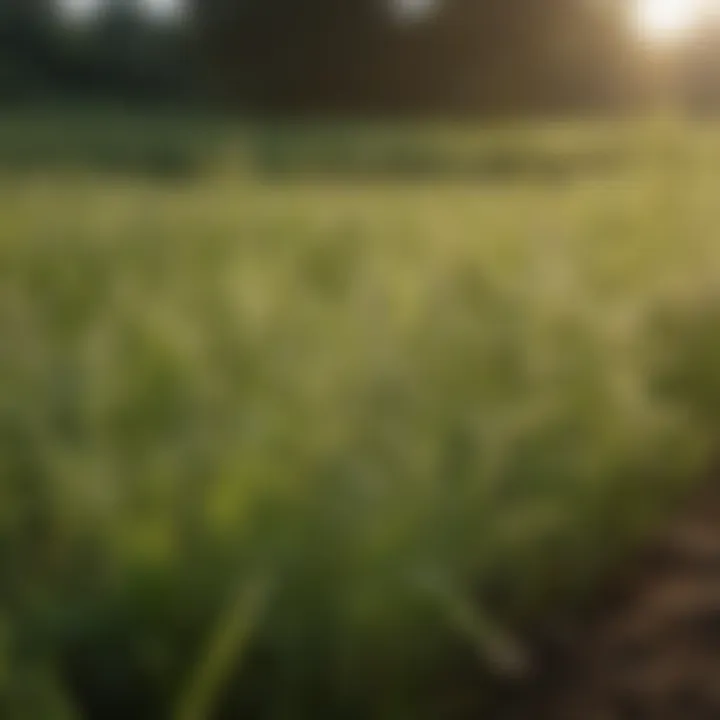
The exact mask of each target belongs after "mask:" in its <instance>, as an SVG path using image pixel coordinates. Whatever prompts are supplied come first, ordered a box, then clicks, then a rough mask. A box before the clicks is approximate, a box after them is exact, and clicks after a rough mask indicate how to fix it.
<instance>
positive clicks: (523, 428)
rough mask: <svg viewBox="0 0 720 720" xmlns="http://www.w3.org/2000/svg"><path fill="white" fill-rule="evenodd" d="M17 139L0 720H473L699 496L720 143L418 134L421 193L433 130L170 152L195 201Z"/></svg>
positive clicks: (712, 390) (7, 307)
mask: <svg viewBox="0 0 720 720" xmlns="http://www.w3.org/2000/svg"><path fill="white" fill-rule="evenodd" d="M13 122H14V121H11V120H6V121H4V123H3V124H0V125H1V126H0V138H1V145H2V147H1V149H0V185H1V186H2V188H1V191H0V478H1V482H0V587H1V588H2V596H1V598H0V715H1V716H2V717H12V718H16V719H17V720H24V719H25V718H27V719H28V720H38V719H39V718H48V719H50V720H54V719H55V718H58V719H65V718H67V719H68V720H69V719H70V718H82V717H90V718H103V719H105V718H114V717H117V718H130V717H132V718H163V717H170V718H177V719H178V720H200V719H201V718H211V717H218V718H220V717H259V718H271V719H272V720H276V719H277V720H279V719H281V718H283V719H285V718H292V719H293V720H294V719H301V718H308V719H309V718H313V719H314V718H319V717H329V718H339V717H342V718H353V717H357V718H368V717H377V718H388V719H390V718H392V719H393V720H395V719H399V718H404V717H407V718H410V717H412V718H420V717H423V714H425V715H426V716H427V717H429V718H451V717H453V716H458V717H463V714H464V713H465V712H466V711H467V710H468V709H467V708H466V707H464V706H456V705H454V704H453V702H455V701H457V699H458V698H459V697H463V696H466V695H467V694H468V693H467V692H465V693H464V694H463V693H461V692H460V690H463V688H458V687H456V685H457V684H459V681H458V680H457V678H458V677H459V673H453V672H452V670H453V668H454V667H455V665H456V663H457V658H458V657H460V658H461V659H462V664H463V667H464V668H465V669H466V671H468V669H469V672H470V674H471V676H472V675H473V674H474V675H476V676H477V679H476V680H474V681H473V683H472V686H471V687H470V690H471V694H472V695H473V701H474V702H475V703H479V702H480V700H481V698H482V686H483V682H485V680H486V679H487V680H488V682H489V678H491V677H492V676H493V675H494V674H512V673H514V672H516V671H518V670H519V669H520V668H521V666H522V663H523V662H524V660H525V658H524V657H523V642H522V641H523V639H524V637H525V632H526V630H527V628H529V627H532V626H533V625H534V623H536V622H539V621H542V620H543V618H546V617H548V616H549V615H550V614H552V613H553V612H557V609H558V608H573V607H577V606H578V604H579V603H582V601H583V598H584V597H585V596H586V594H587V593H588V592H589V591H590V590H591V589H592V587H593V585H594V583H596V582H597V580H598V579H599V578H601V577H602V575H603V573H604V572H606V571H607V569H608V568H609V567H611V566H612V564H613V562H615V561H616V560H617V558H618V557H619V556H621V555H622V554H623V553H624V552H627V550H628V549H629V548H630V547H631V546H632V545H633V544H634V543H636V542H637V541H638V540H640V539H641V538H642V537H643V536H644V534H645V533H646V532H647V531H648V530H649V529H650V528H651V527H653V526H654V524H655V523H656V522H657V521H658V520H659V519H660V518H662V517H663V515H664V513H665V512H666V511H667V509H668V507H669V506H671V505H672V503H673V502H674V501H675V499H676V498H677V497H678V495H680V494H682V493H684V492H686V491H687V489H688V488H689V487H690V485H691V483H692V481H693V480H694V479H696V478H698V479H699V478H700V477H701V475H702V472H703V469H704V467H705V466H706V464H707V462H708V461H709V457H710V452H711V448H712V442H713V440H714V438H715V433H716V430H717V425H718V420H720V417H719V416H718V409H719V408H720V339H718V335H717V332H716V319H717V316H718V313H720V303H719V302H718V297H717V284H718V279H719V277H720V249H718V246H717V244H716V235H717V230H718V228H720V206H719V205H718V203H717V179H716V177H715V174H714V172H715V167H716V164H717V161H718V159H719V158H720V142H718V135H717V133H716V131H714V130H712V129H707V128H706V129H703V128H699V127H697V128H680V129H678V128H676V129H674V130H673V129H672V128H661V127H657V128H652V129H651V128H647V127H638V126H626V127H619V126H605V127H599V126H598V127H582V126H581V125H575V126H573V127H562V126H555V127H546V128H538V129H537V130H529V129H520V128H517V129H512V130H506V131H500V130H487V131H485V132H483V131H482V130H473V131H470V130H467V129H463V130H461V129H457V130H442V129H436V130H433V131H430V130H428V131H427V132H426V133H425V134H423V133H422V132H420V131H419V130H417V131H413V132H414V133H415V134H414V135H412V137H413V138H414V140H413V142H414V143H415V144H414V145H413V143H410V142H408V141H407V140H405V141H404V142H405V149H404V150H402V153H401V156H402V157H403V158H407V156H408V153H409V154H411V155H412V154H413V153H414V155H413V157H416V158H417V157H421V158H426V160H424V161H423V162H425V166H424V168H425V170H424V172H423V174H422V175H417V176H413V178H412V179H413V180H414V181H413V182H410V181H409V180H408V181H406V180H402V181H399V178H398V177H397V175H396V174H393V173H392V172H388V167H391V169H392V167H395V163H394V161H393V162H391V160H392V158H393V157H397V155H395V156H393V153H394V152H399V151H397V150H396V149H394V148H397V147H399V143H400V139H401V138H402V137H406V136H405V135H404V131H403V130H402V129H401V128H398V129H396V130H394V131H385V132H384V133H380V131H377V130H376V131H374V132H373V131H370V130H368V131H366V132H365V133H363V131H362V130H360V129H358V128H356V129H354V131H353V133H352V134H348V133H345V134H343V133H338V135H337V137H339V138H340V140H338V145H337V146H336V147H335V149H333V150H332V152H330V151H328V154H329V156H331V157H332V158H333V159H334V164H333V163H329V164H328V163H325V164H321V165H320V167H318V166H312V165H307V164H304V163H309V162H310V160H311V159H312V158H316V157H317V154H316V153H309V154H308V155H307V156H306V158H310V160H308V159H305V160H303V161H302V162H300V163H299V164H298V162H297V158H298V157H301V156H302V148H306V149H307V148H308V147H311V146H312V143H316V142H317V134H315V135H313V133H312V132H311V131H310V129H309V128H305V129H304V130H302V131H301V130H300V129H298V130H297V132H296V133H295V134H293V133H289V132H288V129H287V128H286V129H284V130H282V131H280V130H277V131H275V132H272V133H270V132H269V131H266V132H264V133H263V134H262V135H258V134H257V133H255V134H254V135H253V133H252V132H251V131H250V130H248V131H246V132H240V131H237V134H232V132H231V130H229V129H228V127H227V125H224V126H222V127H221V126H220V125H222V124H218V125H217V126H213V129H211V128H208V129H207V131H206V132H205V133H204V134H203V133H201V132H200V131H199V129H198V131H197V132H196V134H195V137H194V139H191V133H189V132H186V131H185V130H183V129H179V130H178V131H177V132H176V133H171V132H170V131H169V130H168V129H167V128H165V130H164V132H163V133H158V134H157V135H152V136H153V137H158V138H159V137H160V135H162V137H163V138H165V139H167V138H168V137H171V136H172V137H176V136H177V137H178V138H180V137H186V138H188V140H187V145H184V144H183V143H182V142H181V141H180V140H178V141H177V143H176V145H174V146H173V147H174V148H176V150H175V151H176V152H177V154H178V157H179V158H180V159H184V158H186V157H190V158H197V157H202V162H201V164H200V166H196V165H193V167H195V172H193V173H192V175H184V176H183V178H184V179H183V181H182V182H173V183H167V182H165V181H160V180H158V179H157V178H154V177H152V175H153V174H152V173H151V174H147V173H145V172H144V171H143V166H142V164H140V166H132V167H130V166H129V167H128V168H126V170H127V171H128V172H125V173H124V174H117V173H114V174H110V173H108V172H107V171H108V170H114V169H115V166H114V165H113V163H109V167H108V163H106V162H105V160H106V158H107V157H108V156H112V157H120V156H121V155H122V153H118V152H117V147H118V145H113V143H116V142H117V141H116V140H114V139H106V140H104V141H103V140H102V139H98V140H97V142H96V146H93V147H96V150H94V151H92V152H90V151H88V154H87V159H88V161H87V162H86V161H82V162H73V161H72V158H73V156H72V154H70V153H68V155H67V160H65V161H58V162H56V163H54V167H53V172H38V170H41V169H42V168H41V166H40V165H38V163H37V157H36V156H34V157H31V155H32V152H31V150H32V147H34V146H35V140H33V141H32V142H27V141H26V140H23V138H27V135H25V134H24V133H28V132H36V131H37V132H40V131H39V130H37V128H39V127H40V125H37V124H36V130H32V129H31V128H29V126H28V124H27V123H21V122H15V123H14V124H13ZM95 127H96V130H95V131H96V133H97V132H98V131H97V126H95ZM148 127H149V126H148ZM179 127H180V126H179V125H178V128H179ZM193 127H196V128H200V126H199V125H194V126H193ZM52 128H53V125H52V123H51V122H49V121H48V123H47V128H46V129H47V132H48V134H49V133H50V132H51V131H52ZM70 132H71V131H70V130H68V131H67V132H66V133H65V134H64V136H63V137H65V138H68V137H69V133H70ZM77 132H78V135H77V137H83V134H82V131H81V130H77ZM133 132H134V131H133ZM168 133H170V134H168ZM121 134H122V133H121ZM150 135H151V134H150ZM150 135H148V136H147V137H150ZM381 135H382V137H383V138H384V139H383V141H382V142H385V143H388V144H386V145H382V151H380V150H379V149H378V148H380V144H379V143H380V141H379V140H378V138H380V136H381ZM131 136H132V137H135V135H133V133H131V132H130V131H128V132H127V134H126V135H124V136H123V137H127V138H129V137H131ZM281 136H282V137H283V138H284V144H278V143H279V142H280V137H281ZM38 137H39V136H38ZM113 137H116V136H115V135H113ZM313 137H314V138H315V139H312V138H313ZM223 138H224V139H223ZM253 138H254V139H253ZM308 138H309V139H308ZM343 138H344V139H343ZM164 141H165V140H163V142H164ZM23 142H25V146H26V147H28V148H30V149H29V150H28V155H27V157H28V158H30V159H28V161H27V163H28V167H30V168H31V169H33V170H34V172H32V173H29V174H23V173H19V172H18V170H19V169H20V168H21V166H22V165H23V156H22V154H21V153H18V150H17V148H18V147H20V146H22V144H23ZM48 142H51V141H48ZM127 142H128V143H130V145H125V146H123V147H135V146H134V145H133V141H131V140H127ZM143 142H144V141H143ZM328 142H330V140H328ZM104 143H107V144H104ZM303 143H305V144H303ZM308 143H309V144H308ZM356 143H359V144H360V146H362V147H367V153H368V154H364V155H363V157H365V158H368V157H371V158H372V157H374V158H376V160H374V161H373V162H372V163H370V164H369V167H366V168H361V169H363V170H369V171H370V174H369V175H368V174H367V173H365V174H363V173H358V169H357V167H355V166H353V165H352V163H350V161H349V160H347V158H345V159H344V160H342V161H338V160H337V158H338V157H341V155H342V152H345V151H347V149H348V148H352V147H355V146H356ZM80 144H81V141H78V145H77V147H79V146H80ZM150 145H152V143H150ZM57 146H58V147H61V146H63V144H62V143H59V144H58V145H57ZM84 147H85V148H88V147H90V146H89V145H86V146H84ZM159 147H163V146H162V144H161V145H160V146H159ZM278 147H279V148H281V149H282V148H285V149H284V150H283V151H282V153H280V155H279V156H278V155H277V153H276V154H275V155H274V156H273V157H272V163H271V169H273V170H278V169H280V170H284V169H288V168H290V169H294V171H296V172H297V170H298V168H299V169H300V170H302V171H303V172H301V173H300V174H299V175H298V176H296V177H284V178H283V177H278V178H276V180H275V182H268V181H267V178H265V176H262V175H261V176H260V177H258V176H257V174H256V172H255V171H256V170H257V169H258V166H257V164H256V163H257V160H258V159H260V160H261V163H260V169H261V170H267V167H268V166H267V160H268V157H267V152H268V149H270V150H276V149H277V148H278ZM408 147H409V148H410V149H408ZM108 148H111V149H110V150H108ZM112 148H115V149H114V150H113V149H112ZM298 148H300V149H298ZM373 148H375V153H376V154H375V155H374V156H373V155H372V152H373ZM441 148H444V149H443V150H442V152H441V151H440V149H441ZM463 148H464V149H465V150H464V151H463ZM13 152H14V153H16V154H15V155H14V156H13V157H14V159H13V161H12V164H10V163H9V162H8V163H6V162H5V160H4V158H7V157H10V154H11V153H13ZM453 152H454V153H457V163H460V164H462V163H466V162H468V158H470V159H474V160H473V163H474V164H473V168H475V170H474V173H475V172H478V168H479V169H481V170H482V169H485V170H487V168H488V167H489V168H491V169H492V168H495V167H496V166H497V163H498V160H497V158H498V157H501V158H503V157H504V158H506V160H505V165H504V166H503V167H504V168H505V170H504V171H503V173H502V174H501V176H499V177H498V176H496V175H495V176H494V175H493V173H492V172H484V173H480V175H482V177H481V178H480V177H475V175H474V174H471V175H470V176H468V174H467V173H464V174H462V175H458V174H456V173H454V172H450V171H449V170H448V169H450V170H452V169H453V168H456V167H457V164H456V163H455V161H453V162H450V161H444V164H443V163H441V162H439V161H438V160H437V159H438V158H443V157H450V156H451V155H452V153H453ZM103 153H106V154H105V155H104V154H103ZM108 153H109V155H108ZM113 153H114V155H113ZM186 153H187V155H186ZM258 153H259V154H258ZM292 153H296V154H295V155H293V154H292ZM403 153H404V154H403ZM445 153H447V155H446V154H445ZM428 157H431V158H434V159H433V161H432V162H433V163H435V164H432V165H431V168H430V169H433V170H434V171H435V172H434V173H433V172H430V170H429V169H428V165H430V161H428V160H427V158H428ZM453 157H455V156H453ZM596 157H601V158H606V159H607V158H610V159H611V160H612V162H603V163H601V164H599V165H598V164H596V163H593V162H586V159H587V158H596ZM292 158H295V159H294V160H292ZM388 158H389V159H390V160H388ZM507 158H515V160H514V163H515V164H514V165H513V164H512V163H510V162H509V161H507ZM517 158H521V159H522V158H525V159H526V161H523V162H518V160H517ZM61 160H62V159H61ZM254 162H255V164H254ZM437 163H439V164H437ZM493 163H495V165H493ZM546 166H548V167H552V168H553V173H552V177H550V176H549V175H548V174H546V173H545V171H544V170H543V171H542V172H535V171H534V169H535V168H538V167H539V168H541V169H542V168H545V167H546ZM411 167H415V166H412V165H411ZM463 167H465V166H463ZM2 168H5V169H4V170H3V169H2ZM508 168H509V169H508ZM10 170H12V172H10ZM339 170H342V171H343V172H339ZM368 177H369V178H370V179H371V180H372V181H371V182H368ZM261 178H264V179H261ZM481 180H482V181H481ZM557 180H559V181H557ZM448 677H449V678H450V679H449V680H448ZM464 690H465V691H467V688H464ZM473 709H474V710H477V706H475V707H474V708H473ZM223 713H224V714H223Z"/></svg>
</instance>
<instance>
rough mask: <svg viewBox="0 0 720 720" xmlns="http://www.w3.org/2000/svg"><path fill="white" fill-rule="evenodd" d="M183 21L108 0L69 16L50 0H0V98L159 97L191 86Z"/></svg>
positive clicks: (184, 92)
mask: <svg viewBox="0 0 720 720" xmlns="http://www.w3.org/2000/svg"><path fill="white" fill-rule="evenodd" d="M188 30H189V28H188V27H186V26H183V25H180V24H176V23H169V22H159V21H153V20H151V19H150V18H149V17H148V16H147V15H146V14H145V13H143V12H142V8H141V5H140V4H139V3H137V2H128V0H109V1H107V2H106V3H105V5H104V7H103V11H102V12H98V13H97V15H95V16H93V17H92V18H90V17H88V18H87V19H83V20H80V19H78V18H76V19H72V18H71V17H69V16H66V15H63V14H62V13H61V12H60V5H59V4H58V3H57V2H56V0H0V102H3V103H4V104H8V103H14V102H27V101H37V100H43V101H46V100H59V101H75V100H80V101H86V100H100V101H124V102H152V103H158V102H166V101H177V100H180V99H188V98H190V97H191V96H192V95H194V94H195V93H197V91H198V87H197V80H196V77H195V72H194V66H195V61H194V60H193V59H192V58H191V52H190V43H189V36H188Z"/></svg>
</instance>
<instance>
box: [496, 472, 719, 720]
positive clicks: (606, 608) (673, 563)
mask: <svg viewBox="0 0 720 720" xmlns="http://www.w3.org/2000/svg"><path fill="white" fill-rule="evenodd" d="M600 606H601V607H600V609H599V610H598V611H597V612H596V613H594V615H593V617H592V618H591V619H590V620H589V621H586V622H585V623H583V625H582V627H581V628H580V629H575V630H574V631H573V633H572V640H571V641H570V642H568V643H567V644H566V645H565V646H564V647H563V648H560V649H558V648H555V653H554V654H553V653H549V654H548V657H547V659H546V660H547V661H546V662H543V663H542V672H541V673H540V677H538V679H537V682H536V683H534V687H533V688H531V689H530V690H529V691H528V690H527V688H523V689H520V691H519V692H518V690H519V689H518V688H515V698H514V700H513V699H512V698H510V699H509V702H508V704H507V705H506V707H505V708H504V709H502V710H501V711H499V712H498V713H497V714H496V717H497V718H501V719H502V720H507V719H508V718H512V719H513V720H516V719H517V720H520V719H522V720H530V718H532V720H626V719H627V720H717V718H720V474H718V475H717V476H716V477H715V479H714V480H713V481H712V482H710V483H709V484H708V485H707V486H706V487H705V488H704V489H703V490H702V491H701V492H700V493H699V494H698V495H697V496H696V497H694V498H693V500H692V502H691V503H689V504H688V506H687V507H684V508H681V509H680V512H679V517H678V520H677V521H676V522H675V523H674V524H673V526H672V527H671V528H670V529H669V530H668V531H667V532H665V533H663V534H662V535H661V536H660V537H659V538H658V539H657V540H656V541H655V542H654V543H651V545H650V547H649V548H648V549H647V551H646V552H644V553H642V554H641V556H640V557H639V558H637V559H636V561H634V562H633V563H632V565H631V566H630V567H629V568H628V570H627V572H626V573H625V574H623V577H622V578H620V579H619V581H618V582H617V583H616V584H615V585H614V586H613V587H611V588H610V589H609V593H608V595H607V597H603V598H602V603H601V604H600ZM520 694H522V696H523V697H522V699H521V698H520V697H519V695H520ZM511 695H512V692H511Z"/></svg>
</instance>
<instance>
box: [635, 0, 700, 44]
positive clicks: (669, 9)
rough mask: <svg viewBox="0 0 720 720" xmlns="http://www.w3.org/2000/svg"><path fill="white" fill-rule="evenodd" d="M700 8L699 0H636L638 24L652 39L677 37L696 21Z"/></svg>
mask: <svg viewBox="0 0 720 720" xmlns="http://www.w3.org/2000/svg"><path fill="white" fill-rule="evenodd" d="M700 9H701V0H638V8H637V21H638V26H639V28H640V31H641V32H642V33H643V34H644V35H646V36H648V37H650V38H653V39H658V40H667V39H674V38H678V37H680V36H682V35H683V34H685V33H686V32H688V31H689V30H690V29H691V28H692V27H693V25H694V24H695V23H696V22H697V20H698V19H699V15H700Z"/></svg>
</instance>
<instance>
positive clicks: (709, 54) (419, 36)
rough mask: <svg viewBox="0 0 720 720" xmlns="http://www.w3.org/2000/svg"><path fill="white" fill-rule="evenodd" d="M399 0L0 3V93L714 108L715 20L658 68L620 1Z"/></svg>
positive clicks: (316, 103)
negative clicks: (420, 5) (665, 102)
mask: <svg viewBox="0 0 720 720" xmlns="http://www.w3.org/2000/svg"><path fill="white" fill-rule="evenodd" d="M412 1H413V0H405V2H406V3H412ZM415 1H416V2H417V0H415ZM402 2H403V0H194V2H191V3H190V5H191V12H190V13H189V14H188V19H187V22H185V23H168V22H159V21H153V20H151V19H149V18H148V17H147V14H144V13H143V12H141V3H140V0H108V1H107V2H106V4H105V11H104V12H102V13H100V14H99V15H98V16H97V18H96V19H95V20H94V21H93V22H91V23H90V22H88V23H82V24H77V23H76V24H72V23H68V22H67V21H63V20H62V18H60V16H59V15H58V13H57V9H56V6H55V5H54V1H53V0H0V100H5V101H8V100H17V99H26V98H28V97H31V98H33V97H43V98H44V97H54V96H57V97H60V98H63V99H67V98H107V99H123V100H137V101H142V102H157V101H162V100H178V99H185V100H187V99H190V98H192V99H196V98H198V97H202V98H203V99H207V98H217V99H219V100H221V101H222V102H224V103H226V104H229V105H232V106H234V107H237V108H238V109H240V110H241V111H243V112H245V113H251V114H252V113H259V114H271V115H281V116H283V115H297V114H299V115H312V114H317V115H331V114H346V115H374V114H377V115H392V114H400V115H402V114H407V115H433V114H437V115H465V114H469V115H488V114H494V113H498V114H505V113H507V114H527V113H533V112H547V113H561V112H566V111H579V112H593V113H596V112H613V113H614V112H618V111H626V110H633V109H636V108H638V107H639V108H642V107H644V106H645V105H647V103H649V102H652V101H653V99H654V98H655V97H656V95H657V93H658V92H660V91H662V92H665V93H668V92H671V93H672V97H673V98H674V99H675V100H677V101H678V102H680V103H682V104H684V105H685V106H687V107H690V108H693V109H702V110H709V111H710V110H714V109H716V108H718V107H720V82H718V80H720V25H718V23H711V22H708V23H705V24H704V25H703V26H702V29H701V30H699V31H698V32H697V33H696V35H695V36H693V37H692V38H690V39H689V40H688V41H687V42H686V43H685V44H682V45H680V46H678V47H677V48H676V49H675V50H674V52H673V56H672V61H671V62H670V63H668V62H667V58H665V59H664V62H663V63H659V61H658V57H656V55H657V53H654V52H653V51H652V49H651V48H648V46H647V44H643V43H642V42H641V41H640V40H639V39H638V37H637V35H636V33H635V31H634V29H633V27H632V22H631V21H630V18H629V15H630V13H631V9H632V8H631V6H632V3H630V2H628V1H627V0H436V4H435V6H434V7H433V6H432V4H431V3H429V1H428V3H427V4H426V9H427V8H431V10H432V11H430V12H424V13H410V12H407V11H406V12H400V11H399V9H402ZM407 7H412V5H407Z"/></svg>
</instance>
